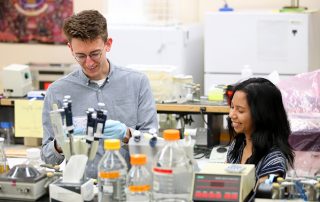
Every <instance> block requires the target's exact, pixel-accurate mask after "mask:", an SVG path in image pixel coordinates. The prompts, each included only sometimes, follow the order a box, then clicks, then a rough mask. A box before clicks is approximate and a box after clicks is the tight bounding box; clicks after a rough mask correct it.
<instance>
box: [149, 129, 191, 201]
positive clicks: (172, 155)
mask: <svg viewBox="0 0 320 202" xmlns="http://www.w3.org/2000/svg"><path fill="white" fill-rule="evenodd" d="M163 137H164V139H165V141H166V144H165V146H164V147H163V148H162V149H161V150H160V151H159V152H158V154H157V155H156V157H155V160H154V167H153V199H154V201H191V194H190V193H191V191H192V190H191V189H192V186H186V185H191V184H192V179H193V172H194V170H193V165H192V162H191V159H189V158H188V156H187V154H186V153H185V151H184V149H183V148H181V147H180V146H179V145H178V140H179V139H180V133H179V130H175V129H169V130H164V132H163Z"/></svg>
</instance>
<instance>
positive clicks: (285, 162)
mask: <svg viewBox="0 0 320 202" xmlns="http://www.w3.org/2000/svg"><path fill="white" fill-rule="evenodd" d="M228 126H229V133H230V135H231V136H232V137H233V141H232V142H231V145H230V147H229V151H228V154H227V163H239V164H254V165H255V168H256V179H257V181H258V182H263V181H264V180H266V179H267V178H268V176H269V175H270V174H275V175H277V176H281V177H285V176H286V171H287V170H288V168H289V166H291V167H293V163H294V152H293V150H292V148H291V146H290V145H289V142H288V138H289V135H290V133H291V130H290V125H289V121H288V118H287V114H286V111H285V109H284V106H283V102H282V96H281V92H280V90H279V89H278V88H277V87H276V86H275V85H274V84H273V83H272V82H270V81H269V80H267V79H264V78H250V79H248V80H245V81H243V82H241V83H239V84H238V85H236V86H235V87H234V91H233V96H232V97H231V106H230V113H229V117H228Z"/></svg>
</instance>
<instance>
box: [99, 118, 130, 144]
mask: <svg viewBox="0 0 320 202" xmlns="http://www.w3.org/2000/svg"><path fill="white" fill-rule="evenodd" d="M126 132H127V126H126V125H124V124H123V123H121V122H120V121H115V120H111V119H109V120H107V121H106V124H105V126H104V131H103V137H104V138H106V139H120V140H122V139H123V138H124V137H125V135H126Z"/></svg>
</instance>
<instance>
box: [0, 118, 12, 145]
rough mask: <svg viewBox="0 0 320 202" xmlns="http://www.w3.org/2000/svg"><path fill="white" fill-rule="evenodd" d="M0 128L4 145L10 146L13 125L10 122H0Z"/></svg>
mask: <svg viewBox="0 0 320 202" xmlns="http://www.w3.org/2000/svg"><path fill="white" fill-rule="evenodd" d="M0 128H1V133H2V134H1V135H0V136H2V137H3V138H4V139H5V141H4V143H5V144H6V145H10V144H12V143H13V132H14V129H13V124H12V122H0Z"/></svg>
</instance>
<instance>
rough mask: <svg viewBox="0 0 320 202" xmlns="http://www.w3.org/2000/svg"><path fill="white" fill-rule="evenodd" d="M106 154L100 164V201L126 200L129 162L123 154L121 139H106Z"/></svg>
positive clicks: (118, 201)
mask: <svg viewBox="0 0 320 202" xmlns="http://www.w3.org/2000/svg"><path fill="white" fill-rule="evenodd" d="M104 149H105V154H104V156H103V157H102V158H101V160H100V162H99V165H98V191H99V192H98V201H99V202H107V201H113V202H120V201H126V193H125V187H126V178H127V169H128V167H127V164H126V161H125V160H124V158H123V157H122V156H121V154H120V152H119V149H120V140H119V139H107V140H104Z"/></svg>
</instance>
